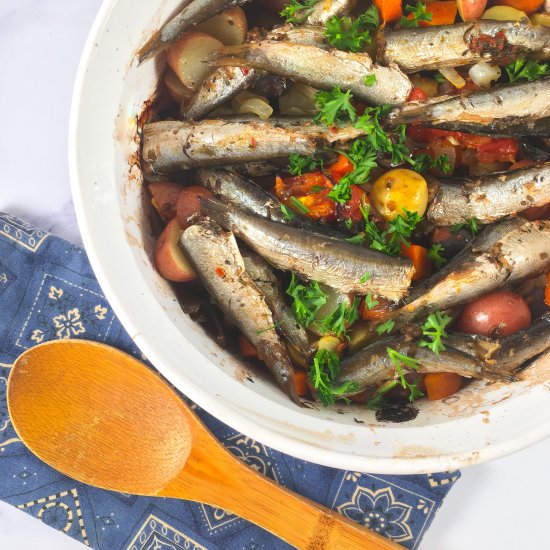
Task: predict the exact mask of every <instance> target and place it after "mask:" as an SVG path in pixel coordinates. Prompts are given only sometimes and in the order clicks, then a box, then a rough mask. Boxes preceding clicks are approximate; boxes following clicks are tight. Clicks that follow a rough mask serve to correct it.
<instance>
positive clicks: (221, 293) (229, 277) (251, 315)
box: [180, 221, 300, 403]
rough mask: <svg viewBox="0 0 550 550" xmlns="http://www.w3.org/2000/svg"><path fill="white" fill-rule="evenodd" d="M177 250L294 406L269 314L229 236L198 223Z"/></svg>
mask: <svg viewBox="0 0 550 550" xmlns="http://www.w3.org/2000/svg"><path fill="white" fill-rule="evenodd" d="M180 246H181V247H182V249H183V251H184V252H185V254H186V255H187V257H188V258H189V259H190V260H191V262H192V263H193V266H194V267H195V270H196V272H197V274H198V276H199V277H200V279H201V281H202V283H203V284H204V286H205V287H206V289H207V290H208V292H209V293H210V295H211V296H212V297H213V298H214V300H215V301H216V303H217V304H218V305H219V307H220V308H221V309H222V311H223V312H224V313H225V314H226V315H227V316H228V317H229V318H230V319H231V320H232V321H233V322H234V323H235V324H236V325H237V326H238V327H239V329H240V330H241V331H242V332H243V334H244V335H245V336H246V338H247V339H248V341H249V342H250V343H251V344H252V345H253V346H254V347H255V348H256V349H257V350H258V357H259V358H260V359H261V360H262V361H264V363H265V364H266V365H267V366H268V368H269V370H270V371H271V373H272V374H273V377H274V378H275V380H276V381H277V383H278V384H279V386H280V387H281V388H282V389H283V390H284V391H285V392H286V393H287V394H288V395H289V396H290V397H291V399H292V400H293V401H294V402H295V403H299V402H300V400H299V398H298V396H297V395H296V390H295V388H294V369H293V367H292V363H291V362H290V359H289V358H288V355H287V351H286V349H285V346H284V344H283V343H282V342H281V340H280V338H279V335H278V333H277V332H276V331H275V330H272V327H273V326H274V325H275V321H274V319H273V314H272V312H271V310H270V309H269V307H268V305H267V304H266V302H265V299H264V296H263V294H262V292H261V291H260V290H259V289H258V287H257V286H256V284H255V283H254V281H253V280H252V278H251V277H250V275H248V273H247V272H246V269H245V266H244V261H243V258H242V256H241V253H240V251H239V248H238V246H237V242H236V241H235V237H234V236H233V234H232V233H231V232H225V231H223V230H222V229H221V228H220V227H219V226H217V225H216V224H214V223H212V222H210V221H202V222H200V223H198V224H196V225H191V226H190V227H188V228H187V229H186V230H185V231H184V232H183V234H182V236H181V238H180Z"/></svg>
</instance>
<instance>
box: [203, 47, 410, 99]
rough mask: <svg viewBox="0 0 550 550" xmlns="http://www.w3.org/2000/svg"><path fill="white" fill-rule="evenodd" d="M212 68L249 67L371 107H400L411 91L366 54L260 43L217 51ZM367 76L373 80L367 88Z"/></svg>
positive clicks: (390, 70)
mask: <svg viewBox="0 0 550 550" xmlns="http://www.w3.org/2000/svg"><path fill="white" fill-rule="evenodd" d="M211 59H212V63H213V64H214V65H218V66H219V65H222V66H223V65H237V66H250V67H253V68H255V69H263V70H265V71H268V72H270V73H275V74H279V75H282V76H286V77H288V78H291V79H292V80H295V81H298V82H305V83H306V84H308V85H309V86H313V87H314V88H319V89H321V90H332V88H334V87H335V86H339V87H340V88H341V89H342V90H350V91H351V92H352V93H353V95H354V96H355V97H356V98H357V99H360V100H362V101H365V102H367V103H370V104H374V105H382V104H388V105H401V104H402V103H404V102H405V101H406V100H407V98H408V97H409V94H410V92H411V90H412V84H411V82H410V80H409V79H408V78H407V76H406V75H404V74H403V73H402V72H401V71H400V70H399V69H398V68H397V67H396V66H395V65H392V66H390V67H383V66H380V65H375V64H374V63H373V62H372V59H371V58H370V57H369V56H368V54H366V53H350V52H343V51H340V50H327V49H324V48H322V47H319V46H315V45H305V44H296V43H294V42H269V41H266V42H260V43H254V44H243V45H242V46H228V47H225V48H220V49H219V50H218V51H216V52H213V54H212V57H211ZM366 76H375V77H376V81H375V83H374V85H372V86H368V85H367V84H366V82H365V77H366Z"/></svg>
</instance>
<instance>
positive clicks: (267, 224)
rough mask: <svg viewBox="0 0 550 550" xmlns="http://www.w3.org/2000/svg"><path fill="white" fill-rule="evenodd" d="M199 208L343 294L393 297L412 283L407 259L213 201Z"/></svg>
mask: <svg viewBox="0 0 550 550" xmlns="http://www.w3.org/2000/svg"><path fill="white" fill-rule="evenodd" d="M201 211H202V212H203V214H205V215H206V216H208V217H210V218H212V219H213V220H214V221H216V222H217V223H219V224H220V225H221V226H222V227H224V228H225V229H227V230H230V231H233V232H234V233H235V235H237V237H239V238H240V239H242V240H243V241H244V242H245V243H246V244H247V245H248V246H249V247H250V248H252V250H254V251H255V252H257V253H258V254H259V255H260V256H262V257H263V258H264V259H266V260H267V261H268V262H269V263H270V264H272V265H274V266H275V267H277V268H278V269H282V270H286V271H292V272H294V273H296V274H297V275H299V276H300V277H302V278H304V279H306V280H314V281H318V282H320V283H325V284H326V285H328V286H331V287H333V288H336V289H338V290H339V291H341V292H352V293H354V294H368V293H373V294H379V295H381V296H384V297H385V298H388V299H390V300H394V301H396V300H399V299H400V298H402V297H403V296H404V295H405V294H406V292H407V289H408V288H409V285H410V283H411V278H412V275H413V273H414V268H413V267H412V263H411V262H410V261H409V260H408V259H404V258H397V257H392V256H387V255H386V254H382V253H381V252H377V251H374V250H370V249H367V248H362V247H359V246H356V245H353V244H350V243H348V242H346V241H342V240H341V239H335V238H332V237H329V236H324V235H320V234H318V233H309V232H306V231H303V230H302V229H299V228H295V227H290V226H286V225H283V224H280V223H274V222H271V221H268V220H265V219H262V218H258V217H256V216H252V215H250V214H247V213H245V212H242V211H239V210H236V209H231V210H228V209H226V208H225V207H224V205H223V204H221V203H220V202H218V201H215V200H201ZM367 274H368V275H369V277H366V275H367ZM365 279H367V280H365Z"/></svg>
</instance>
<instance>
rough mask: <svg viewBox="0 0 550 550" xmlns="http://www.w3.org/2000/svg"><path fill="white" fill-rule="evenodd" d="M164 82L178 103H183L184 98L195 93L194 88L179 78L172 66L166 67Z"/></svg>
mask: <svg viewBox="0 0 550 550" xmlns="http://www.w3.org/2000/svg"><path fill="white" fill-rule="evenodd" d="M164 84H165V85H166V89H167V90H168V93H169V94H170V95H171V96H172V97H173V98H174V101H175V102H176V103H181V102H182V101H183V100H184V99H187V98H188V97H191V96H192V95H193V90H191V89H190V88H186V87H185V86H184V85H183V83H182V81H181V80H180V79H179V78H178V75H177V74H176V73H175V72H174V71H173V70H172V69H171V68H170V67H167V68H166V73H165V75H164Z"/></svg>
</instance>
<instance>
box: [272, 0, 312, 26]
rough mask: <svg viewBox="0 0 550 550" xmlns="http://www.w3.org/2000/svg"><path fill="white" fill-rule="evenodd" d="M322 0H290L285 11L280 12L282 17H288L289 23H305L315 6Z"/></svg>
mask: <svg viewBox="0 0 550 550" xmlns="http://www.w3.org/2000/svg"><path fill="white" fill-rule="evenodd" d="M319 1H320V0H304V1H303V3H300V2H299V0H290V2H289V3H288V5H287V6H286V7H285V9H284V10H283V11H281V12H280V13H279V15H280V16H281V17H283V18H284V19H286V22H287V23H297V24H300V23H303V22H304V21H305V20H306V19H307V18H308V16H309V14H310V13H311V12H312V11H313V6H315V4H317V2H319Z"/></svg>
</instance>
